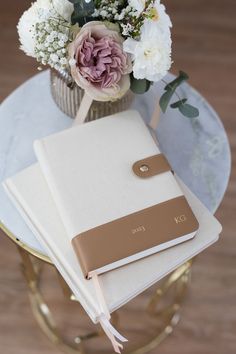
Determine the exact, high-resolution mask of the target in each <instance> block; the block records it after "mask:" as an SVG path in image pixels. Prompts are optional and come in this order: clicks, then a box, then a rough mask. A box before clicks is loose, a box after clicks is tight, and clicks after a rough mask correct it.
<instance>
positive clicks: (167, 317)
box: [18, 247, 192, 354]
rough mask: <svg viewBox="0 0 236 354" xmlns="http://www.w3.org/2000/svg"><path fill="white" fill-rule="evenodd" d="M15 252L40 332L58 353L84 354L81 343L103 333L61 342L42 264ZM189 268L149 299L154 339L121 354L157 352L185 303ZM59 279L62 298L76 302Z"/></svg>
mask: <svg viewBox="0 0 236 354" xmlns="http://www.w3.org/2000/svg"><path fill="white" fill-rule="evenodd" d="M18 251H19V253H20V256H21V261H22V271H23V275H24V277H25V279H26V282H27V285H28V290H29V298H30V304H31V308H32V311H33V314H34V316H35V318H36V320H37V322H38V324H39V326H40V328H41V329H42V331H43V332H44V333H45V334H46V336H47V337H48V338H49V339H50V341H51V342H53V343H54V344H55V345H56V346H57V347H58V349H60V350H61V351H63V352H65V353H68V354H85V349H84V343H85V342H86V341H89V340H90V339H91V338H94V337H99V336H101V335H103V332H102V330H95V331H93V332H90V333H88V334H86V335H84V336H77V337H75V338H74V341H68V340H67V339H66V338H64V337H63V335H62V334H61V333H60V332H59V331H58V328H57V325H56V323H55V321H54V319H53V316H52V314H51V312H50V309H49V307H48V305H47V303H46V302H45V300H44V297H43V295H42V293H41V290H40V275H41V268H42V265H43V264H45V262H43V261H40V260H38V259H37V258H36V257H34V256H32V255H30V254H29V253H28V252H27V251H25V250H24V249H23V248H22V247H18ZM191 265H192V261H189V262H186V263H185V264H183V265H182V266H181V267H179V268H178V269H176V270H175V271H174V272H173V273H171V274H170V275H169V276H168V277H166V278H165V279H164V281H162V284H161V285H160V286H159V287H158V288H157V290H156V291H155V293H154V295H153V296H152V297H151V298H150V300H149V302H148V305H147V307H146V313H147V314H148V315H149V316H150V317H152V318H154V319H155V320H157V321H158V322H159V323H160V326H159V327H158V331H157V333H156V334H155V336H154V337H153V338H151V339H150V340H149V341H148V342H147V343H145V344H143V345H141V346H140V347H139V348H137V349H134V350H131V351H124V353H129V354H143V353H146V352H148V351H150V350H152V349H154V348H156V347H157V346H158V345H159V344H160V343H161V342H162V341H163V340H164V339H165V338H166V337H167V336H168V335H170V334H171V333H172V331H173V328H174V327H175V326H176V324H177V323H178V321H179V317H180V315H179V312H180V307H181V304H182V302H183V300H184V297H185V293H186V290H187V284H188V282H189V279H190V275H191ZM50 266H52V265H50ZM58 275H59V281H60V284H61V287H62V289H63V292H64V295H65V296H66V297H67V298H69V299H70V300H75V298H74V296H73V295H72V294H71V291H70V289H69V288H68V286H67V284H66V283H65V282H64V280H63V278H62V277H61V276H60V274H59V273H58ZM118 315H119V312H117V311H116V312H114V313H113V314H112V321H113V323H114V324H115V325H116V326H117V324H118V320H119V317H118Z"/></svg>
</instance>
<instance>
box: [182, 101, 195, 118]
mask: <svg viewBox="0 0 236 354" xmlns="http://www.w3.org/2000/svg"><path fill="white" fill-rule="evenodd" d="M178 108H179V111H180V112H181V113H182V114H183V115H184V116H185V117H188V118H196V117H198V116H199V110H198V109H197V108H196V107H194V106H192V105H190V104H188V103H184V104H181V105H180V106H179V107H178Z"/></svg>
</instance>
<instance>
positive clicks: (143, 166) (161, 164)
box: [132, 154, 172, 178]
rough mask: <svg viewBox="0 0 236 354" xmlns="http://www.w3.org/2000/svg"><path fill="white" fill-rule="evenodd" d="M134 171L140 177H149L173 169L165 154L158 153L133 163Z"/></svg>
mask: <svg viewBox="0 0 236 354" xmlns="http://www.w3.org/2000/svg"><path fill="white" fill-rule="evenodd" d="M132 168H133V172H134V173H135V174H136V176H138V177H140V178H149V177H152V176H155V175H158V174H160V173H163V172H167V171H172V169H171V166H170V164H169V162H168V160H167V159H166V157H165V156H164V155H163V154H157V155H154V156H151V157H147V158H145V159H142V160H139V161H137V162H135V163H134V164H133V167H132Z"/></svg>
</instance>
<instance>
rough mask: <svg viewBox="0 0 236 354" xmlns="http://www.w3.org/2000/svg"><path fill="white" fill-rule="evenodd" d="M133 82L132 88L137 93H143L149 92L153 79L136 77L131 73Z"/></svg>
mask: <svg viewBox="0 0 236 354" xmlns="http://www.w3.org/2000/svg"><path fill="white" fill-rule="evenodd" d="M130 79H131V83H130V89H131V90H132V91H133V92H134V93H137V94H143V93H145V92H147V91H148V90H149V88H150V86H151V81H148V80H146V79H135V78H134V77H133V75H130Z"/></svg>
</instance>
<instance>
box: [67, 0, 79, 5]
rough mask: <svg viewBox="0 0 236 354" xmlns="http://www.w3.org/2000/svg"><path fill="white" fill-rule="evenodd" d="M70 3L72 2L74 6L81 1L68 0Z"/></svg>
mask: <svg viewBox="0 0 236 354" xmlns="http://www.w3.org/2000/svg"><path fill="white" fill-rule="evenodd" d="M68 1H69V2H71V3H72V4H77V3H78V2H81V0H68Z"/></svg>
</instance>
